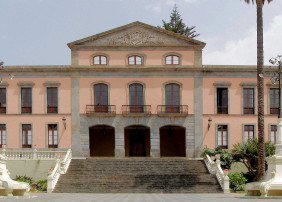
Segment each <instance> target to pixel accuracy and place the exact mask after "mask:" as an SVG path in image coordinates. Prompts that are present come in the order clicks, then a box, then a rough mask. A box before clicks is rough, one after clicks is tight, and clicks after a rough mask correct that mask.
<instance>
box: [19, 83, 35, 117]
mask: <svg viewBox="0 0 282 202" xmlns="http://www.w3.org/2000/svg"><path fill="white" fill-rule="evenodd" d="M21 108H22V113H31V112H32V98H31V88H21Z"/></svg>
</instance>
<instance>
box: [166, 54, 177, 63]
mask: <svg viewBox="0 0 282 202" xmlns="http://www.w3.org/2000/svg"><path fill="white" fill-rule="evenodd" d="M165 64H166V65H179V64H180V59H179V56H177V55H168V56H166V57H165Z"/></svg>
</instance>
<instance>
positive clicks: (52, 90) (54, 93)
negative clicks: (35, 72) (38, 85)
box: [47, 87, 58, 113]
mask: <svg viewBox="0 0 282 202" xmlns="http://www.w3.org/2000/svg"><path fill="white" fill-rule="evenodd" d="M47 113H58V88H57V87H48V88H47Z"/></svg>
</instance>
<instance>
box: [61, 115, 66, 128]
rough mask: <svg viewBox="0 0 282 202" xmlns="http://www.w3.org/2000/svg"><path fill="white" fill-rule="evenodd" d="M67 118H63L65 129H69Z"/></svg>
mask: <svg viewBox="0 0 282 202" xmlns="http://www.w3.org/2000/svg"><path fill="white" fill-rule="evenodd" d="M66 120H67V119H66V117H63V118H62V121H63V124H64V128H65V129H67V123H66Z"/></svg>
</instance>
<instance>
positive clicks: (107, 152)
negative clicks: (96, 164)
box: [89, 125, 115, 157]
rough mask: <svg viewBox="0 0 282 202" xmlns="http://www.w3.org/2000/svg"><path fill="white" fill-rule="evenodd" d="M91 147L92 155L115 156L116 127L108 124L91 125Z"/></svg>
mask: <svg viewBox="0 0 282 202" xmlns="http://www.w3.org/2000/svg"><path fill="white" fill-rule="evenodd" d="M89 149H90V156H91V157H113V156H115V128H114V127H111V126H106V125H97V126H93V127H90V128H89Z"/></svg>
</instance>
